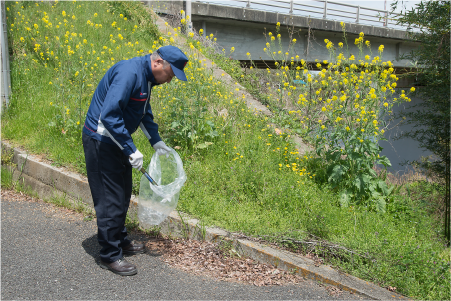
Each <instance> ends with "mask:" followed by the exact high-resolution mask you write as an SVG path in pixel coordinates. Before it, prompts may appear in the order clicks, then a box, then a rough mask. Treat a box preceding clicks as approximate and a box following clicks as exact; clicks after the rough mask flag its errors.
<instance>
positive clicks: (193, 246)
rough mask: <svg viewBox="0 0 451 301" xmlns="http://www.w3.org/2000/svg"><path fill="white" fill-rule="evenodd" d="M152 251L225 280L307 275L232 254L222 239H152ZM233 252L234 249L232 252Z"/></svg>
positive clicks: (293, 279) (261, 281)
mask: <svg viewBox="0 0 451 301" xmlns="http://www.w3.org/2000/svg"><path fill="white" fill-rule="evenodd" d="M147 248H148V250H149V251H150V252H154V251H155V250H158V252H160V253H161V255H162V260H163V261H164V262H166V263H168V264H169V265H171V266H173V267H177V268H179V269H181V270H184V271H187V272H190V273H194V274H197V275H204V276H209V277H213V278H216V279H218V280H225V281H235V282H236V281H239V282H244V283H248V284H252V285H256V286H267V285H285V284H295V283H299V282H302V281H304V278H303V277H301V276H299V275H297V274H293V273H289V272H287V271H284V270H280V269H278V268H275V267H273V266H270V265H267V264H262V263H258V262H256V261H254V260H252V259H249V258H238V257H235V256H234V257H232V256H228V255H227V254H230V252H229V251H230V250H227V251H225V250H224V248H222V247H221V245H220V244H219V243H211V242H199V241H195V240H185V239H158V240H155V241H149V242H148V243H147ZM232 253H233V252H232Z"/></svg>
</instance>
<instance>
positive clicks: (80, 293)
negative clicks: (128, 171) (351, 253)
mask: <svg viewBox="0 0 451 301" xmlns="http://www.w3.org/2000/svg"><path fill="white" fill-rule="evenodd" d="M55 208H56V207H55V206H52V205H49V204H46V203H43V202H33V201H21V200H15V199H13V198H11V197H8V196H3V197H2V200H1V211H2V215H1V299H2V300H12V299H14V300H20V299H40V300H68V299H71V300H80V299H82V300H99V299H102V300H137V299H138V300H139V299H140V300H143V299H145V300H155V299H158V300H161V299H165V300H194V299H195V300H207V299H208V300H299V299H302V300H332V299H359V297H358V296H356V295H352V294H349V293H347V292H343V293H342V294H340V295H339V296H331V295H329V294H328V291H327V290H326V289H325V287H324V286H321V285H318V284H317V283H315V282H314V281H310V280H307V281H305V282H302V283H300V284H298V285H289V286H288V285H287V286H265V287H257V286H253V285H249V284H241V283H233V282H226V281H218V280H215V279H212V278H207V277H201V276H197V275H192V274H189V273H187V272H184V271H181V270H178V269H176V268H173V267H170V266H169V265H167V264H166V263H164V262H163V261H162V260H161V259H160V258H159V256H158V254H155V252H151V251H150V252H147V253H145V254H139V255H135V256H131V257H128V258H127V259H128V260H129V261H130V262H132V263H133V264H135V265H137V266H138V274H137V275H135V276H128V277H124V276H119V275H116V274H114V273H112V272H110V271H108V270H104V269H102V268H100V267H99V266H98V265H97V263H96V262H97V260H98V253H99V250H100V247H99V245H98V243H97V228H96V225H95V220H91V221H83V218H82V217H81V216H80V215H74V214H71V213H70V212H69V211H67V210H64V209H55ZM132 239H136V240H141V241H142V239H145V237H132Z"/></svg>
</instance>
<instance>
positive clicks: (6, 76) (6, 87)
mask: <svg viewBox="0 0 451 301" xmlns="http://www.w3.org/2000/svg"><path fill="white" fill-rule="evenodd" d="M0 23H1V24H2V32H1V33H2V40H1V43H2V79H3V92H2V101H3V98H4V99H5V104H6V107H8V105H9V94H10V89H11V84H10V83H11V79H10V70H9V49H8V29H7V26H6V25H7V24H6V10H5V1H1V14H0ZM2 107H3V104H2Z"/></svg>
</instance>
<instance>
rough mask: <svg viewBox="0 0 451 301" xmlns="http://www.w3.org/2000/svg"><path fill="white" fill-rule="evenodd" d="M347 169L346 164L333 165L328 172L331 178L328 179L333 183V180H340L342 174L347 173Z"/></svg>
mask: <svg viewBox="0 0 451 301" xmlns="http://www.w3.org/2000/svg"><path fill="white" fill-rule="evenodd" d="M346 171H347V168H346V166H343V165H339V164H336V165H332V166H331V167H330V168H329V172H328V173H329V179H328V181H329V182H332V183H333V182H340V181H341V178H342V176H343V175H344V174H345V173H346Z"/></svg>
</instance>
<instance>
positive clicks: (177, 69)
mask: <svg viewBox="0 0 451 301" xmlns="http://www.w3.org/2000/svg"><path fill="white" fill-rule="evenodd" d="M157 53H158V54H159V55H160V57H161V58H162V59H163V60H165V61H167V62H168V63H169V64H171V67H172V71H173V72H174V75H175V76H176V77H177V78H178V79H179V80H183V81H186V75H185V72H183V68H185V65H186V63H188V58H187V57H186V55H185V54H184V53H183V52H182V51H181V50H180V49H179V48H177V47H175V46H163V47H160V48H158V50H157Z"/></svg>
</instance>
